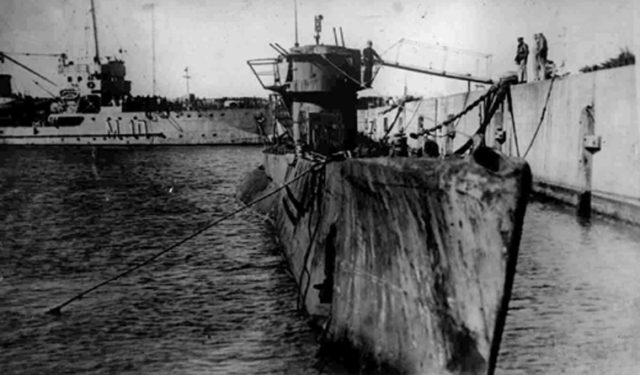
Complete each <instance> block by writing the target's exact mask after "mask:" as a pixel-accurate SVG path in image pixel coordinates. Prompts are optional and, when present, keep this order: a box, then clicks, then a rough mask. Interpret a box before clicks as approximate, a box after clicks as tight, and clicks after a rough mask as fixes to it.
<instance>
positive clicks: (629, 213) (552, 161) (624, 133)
mask: <svg viewBox="0 0 640 375" xmlns="http://www.w3.org/2000/svg"><path fill="white" fill-rule="evenodd" d="M551 86H552V82H551V80H547V81H541V82H532V83H528V84H520V85H515V86H513V87H512V90H511V93H512V99H513V119H514V121H512V119H511V115H510V113H509V111H508V107H507V106H506V105H505V106H504V107H503V108H502V110H501V111H499V112H498V113H497V115H496V116H495V118H494V120H493V123H492V125H491V126H490V128H489V131H487V133H486V134H487V137H486V141H487V144H489V145H492V146H494V145H496V142H495V140H494V135H495V130H496V128H497V127H500V126H501V127H502V128H503V129H504V130H505V131H506V141H505V143H504V144H503V145H502V151H503V152H504V153H506V154H508V155H513V156H524V157H525V159H526V160H527V161H528V162H529V165H530V166H531V169H532V172H533V176H534V182H535V185H534V188H535V191H536V192H538V193H542V194H544V195H548V196H551V197H553V198H557V199H560V200H562V201H565V202H567V203H571V204H576V205H578V204H579V202H580V200H581V199H582V198H581V197H583V196H584V194H585V192H591V194H590V196H591V204H592V208H593V210H594V211H596V212H600V213H604V214H608V215H611V216H614V217H618V218H621V219H625V220H628V221H632V222H636V223H640V126H639V124H638V108H636V106H637V103H638V100H637V97H636V67H635V66H627V67H621V68H615V69H607V70H601V71H597V72H592V73H585V74H576V75H570V76H567V77H563V78H557V79H555V80H554V81H553V87H551ZM482 94H483V91H472V92H470V93H461V94H456V95H451V96H446V97H441V98H430V99H424V100H421V101H416V102H411V103H408V104H407V105H406V111H405V113H403V114H402V115H401V121H397V122H396V126H395V127H396V129H394V130H393V131H392V132H391V133H394V132H395V131H397V129H398V128H399V126H398V124H400V123H402V126H403V127H404V128H405V130H406V131H407V132H415V131H417V129H418V124H419V118H420V116H422V117H423V123H424V127H425V128H429V127H431V126H434V125H435V124H436V123H440V122H442V121H444V120H445V119H446V118H447V116H449V115H454V114H457V113H458V112H460V111H461V110H462V109H463V108H465V106H466V105H467V104H469V103H471V102H473V100H475V99H476V98H478V97H479V96H480V95H482ZM547 96H549V100H548V104H547V105H546V107H547V108H546V113H545V115H544V119H543V120H542V123H540V118H541V116H542V112H543V109H544V107H545V103H547ZM382 110H383V109H380V108H376V109H370V110H363V111H360V113H359V120H360V123H359V130H360V131H364V132H368V133H372V134H374V135H375V136H377V137H380V136H381V135H382V134H384V122H385V120H384V117H385V116H386V117H387V120H386V121H387V123H388V124H391V122H392V121H393V119H394V117H395V115H396V113H397V112H396V111H395V110H394V111H390V112H388V113H387V114H384V115H383V114H381V112H382ZM589 116H590V117H591V118H589ZM589 122H591V125H592V127H593V129H592V130H593V131H592V132H591V133H593V135H594V137H593V138H597V137H600V139H601V149H600V150H599V151H597V152H595V153H593V154H592V155H591V156H589V154H588V153H587V154H585V151H584V137H585V135H587V134H589V131H588V130H587V127H588V123H589ZM478 123H479V112H478V109H475V110H473V111H470V112H469V114H468V115H467V116H465V117H463V118H462V119H461V120H460V122H459V123H458V125H457V126H456V131H457V133H456V136H455V138H454V139H453V142H452V149H454V150H455V149H456V148H457V147H459V146H460V145H462V144H463V143H464V142H465V141H466V140H467V137H466V136H465V135H464V134H472V133H473V132H474V131H475V130H476V129H477V127H478ZM538 127H539V129H538ZM372 128H374V129H373V130H374V131H373V132H372V131H371V130H372ZM536 130H537V135H536ZM440 135H441V137H438V138H437V142H438V143H439V144H440V148H441V152H443V151H444V148H445V143H446V142H445V140H446V137H444V133H443V132H441V133H440ZM410 144H412V145H413V146H417V142H416V141H415V140H410ZM529 147H530V150H529V152H528V153H527V154H526V155H525V152H526V151H527V149H528V148H529Z"/></svg>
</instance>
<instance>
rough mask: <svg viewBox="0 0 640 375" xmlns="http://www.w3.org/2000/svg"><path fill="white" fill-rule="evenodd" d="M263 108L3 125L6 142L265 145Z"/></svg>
mask: <svg viewBox="0 0 640 375" xmlns="http://www.w3.org/2000/svg"><path fill="white" fill-rule="evenodd" d="M260 114H262V115H263V116H264V118H268V116H265V113H264V109H253V108H251V109H225V110H211V111H202V112H196V111H185V112H161V113H158V112H109V111H104V112H101V113H96V114H64V115H54V116H51V117H50V118H49V121H47V122H46V123H45V124H38V125H33V126H11V125H12V124H9V126H6V125H5V126H2V127H0V144H3V145H42V146H45V145H67V146H68V145H111V146H136V145H138V146H148V145H198V144H203V145H230V144H262V143H264V140H265V137H264V135H263V134H269V133H268V132H269V129H270V125H269V124H263V129H262V132H263V134H260V133H261V130H260V129H259V128H258V125H257V123H256V120H255V118H256V116H259V115H260Z"/></svg>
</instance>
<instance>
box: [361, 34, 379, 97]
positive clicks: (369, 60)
mask: <svg viewBox="0 0 640 375" xmlns="http://www.w3.org/2000/svg"><path fill="white" fill-rule="evenodd" d="M376 60H382V59H381V58H380V56H379V55H378V53H377V52H376V50H374V49H373V42H371V41H370V40H369V41H367V48H365V49H363V50H362V65H364V74H363V77H362V85H363V86H364V87H369V88H370V87H371V82H372V81H373V74H372V71H373V63H374V62H375V61H376Z"/></svg>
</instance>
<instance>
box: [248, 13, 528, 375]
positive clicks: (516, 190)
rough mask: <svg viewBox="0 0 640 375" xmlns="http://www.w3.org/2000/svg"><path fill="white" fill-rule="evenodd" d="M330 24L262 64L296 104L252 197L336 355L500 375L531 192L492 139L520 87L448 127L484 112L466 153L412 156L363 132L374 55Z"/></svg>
mask: <svg viewBox="0 0 640 375" xmlns="http://www.w3.org/2000/svg"><path fill="white" fill-rule="evenodd" d="M320 20H322V18H321V16H318V17H316V44H315V45H305V46H299V45H298V42H297V37H296V45H295V47H293V48H291V49H289V50H285V49H284V48H282V47H280V46H279V45H278V44H275V46H274V45H272V47H274V48H275V49H276V50H277V51H278V53H279V56H278V57H277V58H271V59H254V60H250V61H249V62H248V63H249V65H250V67H251V69H252V70H253V71H254V73H255V74H256V76H257V78H258V79H259V80H260V83H261V84H262V86H263V87H264V88H265V89H268V90H270V91H273V92H275V93H277V94H278V95H279V96H280V97H281V99H282V101H283V102H284V103H285V104H286V108H287V109H288V112H287V113H283V114H279V117H280V118H279V119H278V121H279V122H280V123H281V124H283V125H284V127H285V128H286V131H287V133H286V136H285V137H281V138H278V144H276V145H272V146H270V147H269V148H267V149H266V150H265V151H264V159H263V163H262V165H261V166H260V167H258V168H257V169H256V170H254V171H253V172H251V173H250V174H248V175H247V178H246V179H245V181H243V182H242V183H241V184H240V186H239V187H238V198H239V199H240V200H241V201H243V202H245V203H247V204H250V205H253V207H255V209H256V210H258V211H260V212H262V213H265V214H267V215H269V216H270V217H271V219H272V221H273V223H274V227H275V230H276V232H277V233H278V235H279V237H280V240H281V243H282V245H283V251H284V253H285V256H286V258H287V260H288V262H289V266H290V268H291V271H292V274H293V275H294V277H295V281H296V283H297V285H298V291H299V299H298V303H299V306H300V307H301V308H303V310H304V311H305V312H306V313H307V314H308V315H309V316H310V317H311V318H312V320H313V321H315V322H316V323H317V324H318V326H319V327H321V329H322V339H323V348H324V349H326V350H327V351H328V352H329V353H332V354H335V355H337V356H338V357H342V358H343V359H344V360H346V361H356V362H358V365H359V366H362V365H365V366H371V367H369V369H371V370H373V371H375V369H381V370H382V372H384V373H403V374H492V373H493V372H494V370H495V367H496V362H497V357H498V350H499V347H500V340H501V336H502V331H503V327H504V324H505V319H506V314H507V309H508V304H509V299H510V295H511V288H512V284H513V280H514V276H515V272H516V262H517V257H518V249H519V242H520V236H521V231H522V223H523V219H524V214H525V209H526V204H527V199H528V194H529V191H530V185H531V172H530V169H529V166H528V164H527V163H526V162H525V161H524V160H522V159H518V158H512V157H508V156H506V155H504V154H502V153H501V152H499V151H498V150H494V149H491V148H489V147H486V145H485V138H486V137H490V136H492V134H485V133H488V131H487V129H488V126H489V124H490V123H491V121H492V117H493V114H495V113H496V111H497V110H498V108H499V107H500V106H501V105H502V103H503V102H504V101H505V100H506V98H507V96H508V93H509V90H510V86H509V85H510V82H511V81H510V80H505V81H504V82H501V83H499V84H496V85H494V86H492V87H491V88H489V89H488V90H487V91H486V92H485V93H484V94H483V95H482V97H481V98H480V99H479V100H477V101H475V102H474V103H472V104H470V106H469V107H468V108H465V110H464V111H463V112H461V113H460V114H458V115H457V116H454V117H452V118H450V119H448V120H447V122H445V123H443V124H441V125H440V126H439V127H438V128H439V129H440V128H446V126H447V125H448V124H449V123H451V122H453V121H455V120H456V119H457V118H459V117H462V116H464V115H465V114H466V113H467V112H468V111H470V110H471V109H473V108H478V105H479V104H482V108H483V111H484V116H482V119H481V122H480V124H479V126H478V130H477V131H476V133H475V135H474V136H473V137H472V138H471V139H470V140H469V142H467V144H465V145H464V146H463V147H461V148H460V149H459V150H457V151H456V152H455V153H454V152H450V153H447V154H446V155H442V156H433V155H432V156H429V155H430V153H428V152H425V153H423V154H422V155H423V156H419V157H408V155H409V152H408V149H407V142H406V137H405V139H404V140H402V139H399V140H396V142H394V143H393V144H389V143H387V142H378V141H376V140H374V139H370V138H368V137H367V135H366V134H363V133H359V132H358V126H357V122H358V121H357V111H356V109H357V106H358V104H357V103H358V100H357V92H358V91H360V90H362V89H364V88H365V86H366V85H365V84H363V82H361V80H360V70H361V59H360V51H359V50H357V49H351V48H347V47H345V45H344V41H343V42H342V45H339V44H338V38H337V36H336V38H335V39H336V45H323V44H320V43H319V39H320V35H319V34H320V29H321V26H320ZM334 30H335V29H334ZM296 35H297V34H296ZM334 35H337V34H334ZM265 67H267V69H265ZM432 73H433V72H432ZM269 75H271V76H270V77H269ZM476 118H477V117H476ZM432 131H435V129H425V134H427V133H429V132H432ZM419 138H420V137H419ZM422 139H423V140H425V139H426V137H422ZM426 146H427V142H426V140H425V144H424V145H423V147H424V148H425V149H426ZM389 155H392V156H389ZM359 368H360V369H362V367H359ZM365 368H366V367H365Z"/></svg>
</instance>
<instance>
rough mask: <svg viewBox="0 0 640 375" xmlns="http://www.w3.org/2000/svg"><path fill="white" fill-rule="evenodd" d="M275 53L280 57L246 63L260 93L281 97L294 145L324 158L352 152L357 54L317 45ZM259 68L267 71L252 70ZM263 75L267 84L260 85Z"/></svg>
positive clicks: (358, 79) (358, 82) (357, 69)
mask: <svg viewBox="0 0 640 375" xmlns="http://www.w3.org/2000/svg"><path fill="white" fill-rule="evenodd" d="M278 47H279V45H278ZM274 48H275V47H274ZM276 50H278V52H279V53H280V56H279V57H278V58H277V59H257V60H250V61H248V64H249V66H250V67H251V68H252V70H253V71H254V73H255V74H256V76H257V77H258V79H259V80H260V83H261V84H262V86H263V87H264V88H266V89H268V90H272V91H275V92H277V93H279V94H280V95H281V96H282V98H283V100H284V103H285V105H286V106H287V109H288V110H289V112H290V114H291V119H292V123H293V125H292V127H291V129H289V131H290V132H291V133H292V136H293V139H294V141H295V143H296V146H297V147H298V148H302V149H309V150H312V151H314V152H317V153H321V154H324V155H328V154H332V153H334V152H338V151H343V150H351V149H353V148H354V147H355V138H356V134H357V118H356V102H357V92H358V90H360V89H361V88H362V87H361V84H360V64H361V63H360V51H359V50H357V49H351V48H346V47H343V46H338V45H336V46H329V45H321V44H317V45H307V46H296V47H293V48H291V49H290V50H289V51H285V50H284V49H282V48H281V47H280V48H276ZM264 65H272V68H273V71H271V72H259V71H257V70H256V67H258V66H264ZM267 74H268V75H270V76H271V77H272V78H273V84H265V82H264V81H263V78H262V76H264V75H267ZM283 76H284V79H282V78H283Z"/></svg>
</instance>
